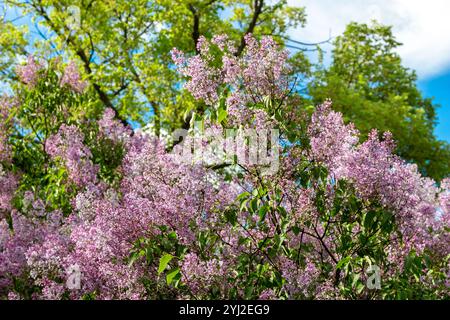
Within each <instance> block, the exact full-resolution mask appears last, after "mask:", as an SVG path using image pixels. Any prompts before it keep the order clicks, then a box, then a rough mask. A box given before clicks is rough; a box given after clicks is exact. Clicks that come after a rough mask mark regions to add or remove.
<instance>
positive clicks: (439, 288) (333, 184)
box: [0, 35, 450, 299]
mask: <svg viewBox="0 0 450 320" xmlns="http://www.w3.org/2000/svg"><path fill="white" fill-rule="evenodd" d="M246 42H247V47H246V49H245V51H244V54H243V55H242V56H241V57H236V56H235V55H234V53H235V52H236V48H235V47H234V45H233V43H232V42H231V41H230V40H228V39H227V37H226V36H216V37H214V38H213V39H212V40H211V41H208V40H207V39H205V38H201V39H200V41H199V43H198V50H199V54H198V55H196V56H193V57H187V56H185V55H184V54H183V53H182V52H180V51H178V50H176V49H174V50H173V59H174V62H175V64H176V65H177V67H178V68H179V69H180V72H181V73H182V74H183V75H184V76H186V78H187V79H186V80H187V82H186V86H185V87H186V89H187V90H189V92H190V93H191V94H192V95H193V96H194V97H195V98H196V99H199V100H201V101H202V103H204V104H205V105H206V111H207V112H205V114H204V115H202V119H201V120H202V123H203V124H204V126H205V130H211V131H212V132H215V133H216V134H218V135H221V134H223V133H224V132H225V131H226V129H230V128H233V127H235V126H239V127H241V128H247V129H256V131H257V132H262V130H263V129H267V128H277V129H278V130H279V131H280V135H279V139H278V141H277V146H276V147H277V148H279V149H280V150H281V152H280V153H279V155H280V156H279V159H277V160H279V161H280V163H281V165H280V166H279V170H278V171H276V172H270V173H269V174H265V175H263V174H262V172H261V168H260V167H259V166H258V165H255V164H251V165H249V164H247V163H245V162H244V161H240V159H237V160H236V159H234V160H233V161H232V162H231V163H229V162H226V163H224V165H222V166H211V165H205V164H204V163H201V162H193V161H187V159H185V158H183V154H182V153H179V152H176V151H177V150H178V149H179V148H182V147H183V146H186V145H187V143H188V142H189V141H191V140H190V139H191V138H192V134H193V133H194V130H193V128H191V131H189V132H188V135H187V136H186V137H185V140H184V142H182V143H181V144H180V145H177V146H175V147H174V146H173V145H171V144H170V143H168V142H167V141H165V140H163V139H161V138H159V137H155V136H153V135H151V134H145V133H142V132H139V131H135V132H133V130H131V129H130V128H129V127H125V126H124V125H123V124H122V123H121V122H120V121H119V120H117V119H115V112H114V110H112V109H106V110H105V111H104V112H103V113H102V114H100V115H98V116H97V117H96V118H92V119H85V118H83V117H81V118H79V119H78V118H74V119H72V118H70V121H69V120H67V121H66V122H63V123H59V122H56V123H55V126H54V127H53V128H52V129H48V131H43V129H41V131H40V132H37V133H36V135H35V137H36V138H35V139H34V140H33V143H35V144H36V150H37V151H36V152H37V153H38V154H40V155H41V157H42V158H41V159H42V167H43V173H42V178H39V179H40V180H37V178H36V179H35V180H30V179H31V178H30V177H34V176H32V175H31V174H30V173H29V172H22V171H23V169H22V171H21V167H20V166H19V165H18V164H17V165H14V161H16V159H17V155H14V152H15V151H16V150H18V148H19V147H18V144H17V142H16V141H15V140H14V139H16V138H14V137H12V136H11V137H9V136H7V135H5V136H4V137H3V136H2V135H1V133H0V150H2V154H1V155H2V156H1V157H0V162H1V163H2V167H1V170H0V187H1V188H0V214H1V216H0V271H1V272H0V297H2V298H10V299H13V298H14V299H166V298H170V299H362V298H366V299H368V298H387V299H392V298H405V297H407V298H408V297H410V298H415V297H431V298H443V297H448V275H449V267H450V266H449V262H448V261H449V260H448V258H449V253H450V252H449V248H450V247H449V243H450V242H449V238H448V237H449V236H448V231H449V227H450V226H449V222H450V220H449V215H450V183H449V181H448V179H447V180H444V181H442V182H441V183H438V182H435V181H433V180H431V179H429V178H426V177H423V176H422V175H421V174H420V173H419V172H418V170H417V167H416V166H415V165H414V164H411V163H407V162H405V161H404V160H402V159H401V158H399V157H398V156H396V155H394V153H393V152H394V149H395V142H394V137H392V136H391V134H390V133H384V134H383V135H380V134H379V133H378V132H377V131H375V130H374V131H372V133H371V134H370V135H369V137H368V139H367V140H366V141H361V139H360V136H359V133H358V131H357V130H356V129H355V128H354V126H353V125H352V124H346V123H344V121H343V118H342V115H341V114H340V113H338V112H335V111H333V110H332V103H331V101H325V102H324V103H323V104H322V105H321V106H318V107H317V108H315V110H314V111H313V112H312V113H311V114H310V113H309V111H308V110H302V111H301V112H298V113H297V115H298V116H297V117H295V118H293V117H286V115H287V114H289V112H291V110H292V108H291V107H292V104H293V103H295V101H296V99H297V98H296V97H292V96H291V95H290V92H291V91H292V90H291V86H292V82H291V79H290V77H289V70H290V68H289V65H288V63H287V60H288V55H287V53H286V52H285V51H284V50H281V49H280V48H279V47H278V45H277V44H276V43H275V41H274V40H273V39H271V38H268V37H266V38H263V39H262V40H261V41H257V40H256V39H254V38H253V37H252V36H251V35H247V37H246ZM67 68H68V69H66V71H65V72H64V73H63V75H62V76H61V77H62V78H61V79H58V81H55V85H57V86H59V88H58V89H57V90H65V87H66V85H68V86H69V87H70V88H72V90H74V92H75V94H78V95H83V94H84V93H83V90H85V89H86V88H85V87H84V85H81V83H82V82H80V81H82V80H81V79H80V78H79V76H78V73H77V71H76V70H75V69H74V65H73V64H69V67H67ZM36 69H37V67H36V63H35V62H34V60H33V59H31V60H30V61H29V64H28V65H27V66H24V67H22V69H20V72H19V75H20V76H21V78H22V79H23V82H24V83H25V84H26V85H29V84H33V86H37V85H39V81H40V80H39V76H40V77H44V76H45V75H39V76H37V75H36V73H35V72H36ZM36 77H37V78H36ZM27 90H33V88H32V87H28V89H27ZM19 98H21V97H19ZM19 100H20V99H19ZM21 103H22V104H23V103H24V100H21ZM19 105H20V103H19ZM18 108H19V110H20V107H18ZM10 112H11V110H9V109H8V108H6V107H3V105H2V109H1V113H0V115H1V116H2V117H3V118H2V119H6V118H8V115H9V113H10ZM287 118H289V119H287ZM292 120H294V121H298V126H297V127H296V128H293V127H292V126H291V125H290V123H291V121H292ZM300 121H301V122H300ZM3 123H6V122H3ZM290 131H293V132H290ZM2 132H3V130H2ZM292 135H294V137H301V138H299V139H298V140H299V141H296V142H298V143H293V142H292V141H291V139H290V138H289V137H290V136H292ZM9 138H11V139H9ZM40 139H42V140H43V141H42V142H41V141H40ZM245 141H246V140H244V142H243V144H242V145H241V146H240V147H241V148H244V149H246V147H248V146H247V145H246V142H245ZM247 142H248V141H247ZM183 143H184V145H183ZM209 143H210V141H208V140H205V141H202V144H204V145H208V144H209ZM104 146H107V149H108V150H113V152H112V153H113V154H112V155H111V154H108V153H107V152H103V151H104V150H106V149H102V148H103V147H104ZM210 150H213V149H210ZM246 152H247V151H246ZM102 170H103V171H102ZM109 171H110V172H109ZM102 172H103V173H104V172H109V173H110V174H109V175H106V174H102ZM105 177H109V178H110V177H114V179H109V178H108V179H107V178H105ZM28 181H32V182H34V181H39V183H36V184H32V183H31V182H28ZM55 181H56V182H55ZM27 183H28V184H27ZM30 184H32V186H31V187H30ZM43 184H44V185H45V184H47V185H50V186H51V187H53V188H56V189H55V190H53V189H51V188H50V187H49V188H50V190H53V191H52V192H53V193H51V194H52V195H55V194H58V195H60V194H61V193H63V194H64V197H65V198H67V200H68V202H69V205H68V208H69V209H67V207H66V206H64V207H59V206H58V205H55V203H53V202H52V201H51V199H53V198H49V197H48V196H47V197H43V196H42V195H43V194H45V193H44V191H46V190H43V189H45V188H42V185H43ZM54 199H59V198H58V197H56V196H55V197H54ZM75 266H76V269H77V270H78V271H79V274H78V275H79V277H80V283H79V284H80V285H79V287H76V288H73V287H70V286H68V285H67V279H68V277H69V276H70V272H69V270H71V269H74V267H75ZM372 266H378V267H379V269H380V272H381V274H380V277H381V281H382V286H381V288H378V289H373V288H371V287H370V286H369V285H368V283H369V277H370V273H368V272H367V270H368V268H369V267H372Z"/></svg>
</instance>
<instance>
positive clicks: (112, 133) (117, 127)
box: [98, 108, 132, 144]
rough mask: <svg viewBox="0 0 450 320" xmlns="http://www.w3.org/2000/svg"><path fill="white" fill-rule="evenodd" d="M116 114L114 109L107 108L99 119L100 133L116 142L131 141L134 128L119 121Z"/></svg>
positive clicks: (124, 142)
mask: <svg viewBox="0 0 450 320" xmlns="http://www.w3.org/2000/svg"><path fill="white" fill-rule="evenodd" d="M115 116H116V115H115V112H114V110H113V109H111V108H106V110H105V112H104V113H103V116H102V118H101V119H100V120H99V121H98V126H99V129H100V133H101V134H102V135H104V136H105V137H107V138H108V139H110V140H112V141H113V142H115V143H118V142H120V143H123V144H126V143H127V141H129V137H130V135H131V132H132V130H131V129H130V128H129V127H124V126H123V125H122V124H121V123H119V122H118V121H117V120H116V119H115Z"/></svg>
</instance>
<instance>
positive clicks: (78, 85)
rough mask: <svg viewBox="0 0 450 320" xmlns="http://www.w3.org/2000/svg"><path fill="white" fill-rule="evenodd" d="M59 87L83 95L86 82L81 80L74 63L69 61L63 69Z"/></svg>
mask: <svg viewBox="0 0 450 320" xmlns="http://www.w3.org/2000/svg"><path fill="white" fill-rule="evenodd" d="M60 85H61V87H64V86H68V87H69V88H70V89H71V90H73V91H74V92H77V93H83V92H84V90H85V89H86V87H87V82H86V81H83V80H82V79H81V76H80V73H79V71H78V68H77V66H76V64H75V62H73V61H71V62H69V64H68V65H67V66H66V68H65V69H64V73H63V75H62V77H61V82H60Z"/></svg>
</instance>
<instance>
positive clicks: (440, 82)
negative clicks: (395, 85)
mask: <svg viewBox="0 0 450 320" xmlns="http://www.w3.org/2000/svg"><path fill="white" fill-rule="evenodd" d="M419 88H420V89H421V90H422V92H423V93H424V95H425V96H427V97H434V98H435V100H434V101H435V102H437V103H438V104H440V105H441V107H440V108H439V109H438V115H439V123H438V125H437V127H436V131H435V132H436V135H437V136H438V137H439V138H440V139H442V140H447V141H449V142H450V70H446V72H445V73H443V74H442V75H437V76H434V77H430V78H428V79H426V80H421V81H419Z"/></svg>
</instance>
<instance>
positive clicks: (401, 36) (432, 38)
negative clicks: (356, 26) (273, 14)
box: [289, 0, 450, 79]
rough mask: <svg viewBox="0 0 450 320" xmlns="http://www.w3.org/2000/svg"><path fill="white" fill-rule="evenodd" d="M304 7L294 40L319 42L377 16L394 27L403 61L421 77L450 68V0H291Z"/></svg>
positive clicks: (293, 33)
mask: <svg viewBox="0 0 450 320" xmlns="http://www.w3.org/2000/svg"><path fill="white" fill-rule="evenodd" d="M289 4H290V5H298V6H305V7H306V13H307V15H308V17H307V25H306V27H305V28H303V29H297V30H293V31H292V32H291V36H292V38H293V39H296V40H301V41H311V42H317V41H320V40H324V39H327V38H328V37H329V35H330V34H331V36H333V37H334V36H337V35H339V34H341V33H342V32H343V31H344V29H345V26H346V25H347V24H348V23H349V22H351V21H357V22H369V21H371V20H372V19H376V20H378V21H379V22H381V23H383V24H388V25H392V26H393V31H394V35H395V36H396V38H397V40H398V41H400V42H401V43H403V46H401V47H400V48H399V50H398V52H399V54H400V55H401V57H402V59H403V62H404V64H405V65H406V66H407V67H410V68H413V69H415V70H416V71H417V73H418V75H419V77H420V78H421V79H424V78H430V77H433V76H435V75H438V74H439V73H442V72H444V71H446V70H447V69H450V17H449V13H450V1H448V0H428V1H423V0H289Z"/></svg>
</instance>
